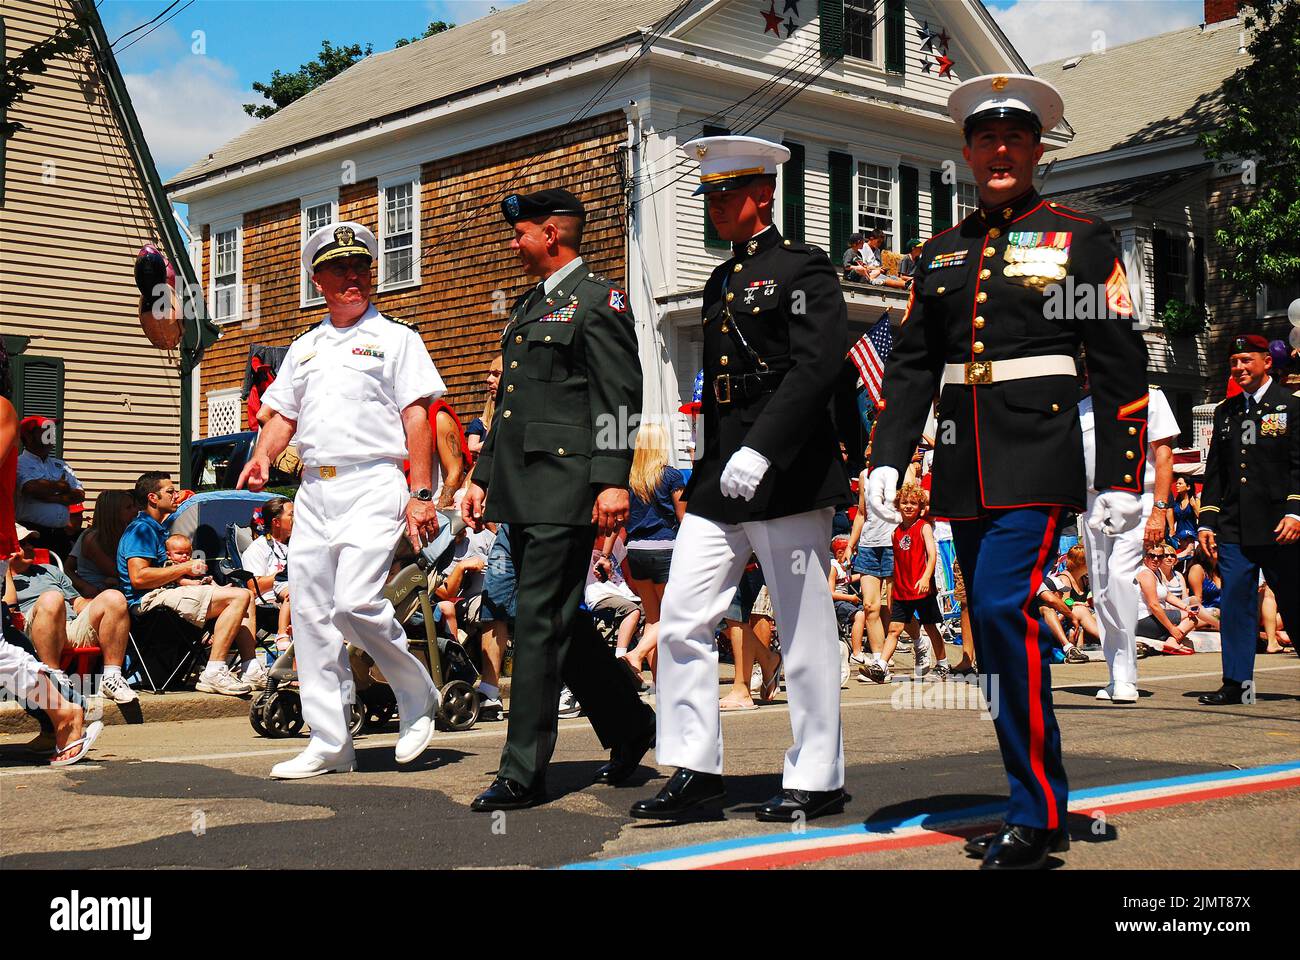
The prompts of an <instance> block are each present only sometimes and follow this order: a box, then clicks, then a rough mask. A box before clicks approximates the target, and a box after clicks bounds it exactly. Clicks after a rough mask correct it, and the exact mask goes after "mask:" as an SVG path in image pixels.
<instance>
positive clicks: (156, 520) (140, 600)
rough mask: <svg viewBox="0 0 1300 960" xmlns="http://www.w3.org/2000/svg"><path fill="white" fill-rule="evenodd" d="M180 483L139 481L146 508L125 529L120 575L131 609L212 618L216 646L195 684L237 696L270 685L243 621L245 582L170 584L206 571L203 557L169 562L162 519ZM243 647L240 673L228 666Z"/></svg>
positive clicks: (163, 478) (160, 478) (161, 478)
mask: <svg viewBox="0 0 1300 960" xmlns="http://www.w3.org/2000/svg"><path fill="white" fill-rule="evenodd" d="M175 496H176V484H174V483H173V482H172V481H171V479H170V477H169V476H168V475H167V474H166V473H164V472H162V471H150V472H148V473H143V474H141V475H140V478H139V479H138V480H137V481H136V483H135V498H136V503H137V504H138V505H139V506H140V507H141V508H142V509H141V511H140V513H139V514H137V516H136V518H135V519H134V520H132V521H131V523H130V524H129V525H128V526H127V528H126V530H125V531H124V532H123V534H122V539H121V541H120V542H119V543H118V547H117V575H118V580H119V582H120V584H121V588H122V593H123V595H124V596H125V597H126V602H127V605H128V607H129V608H130V610H131V612H132V613H134V614H143V613H148V612H149V611H150V610H153V609H155V608H156V607H166V608H167V609H169V610H171V611H173V612H174V613H176V614H177V616H179V617H180V618H181V619H182V620H184V621H185V622H186V623H189V624H192V625H194V626H196V627H200V628H203V627H205V626H208V625H209V622H211V626H210V629H211V634H212V646H211V648H210V651H209V655H208V663H207V666H205V667H204V668H203V673H202V674H200V676H199V681H198V684H197V686H196V689H197V690H199V691H201V692H203V693H216V694H221V695H223V696H230V697H238V696H243V695H245V694H247V693H250V692H251V691H252V690H253V688H254V687H257V688H258V689H261V688H262V687H264V686H265V685H266V667H265V665H264V664H263V663H262V662H261V661H260V660H259V659H258V658H257V647H256V642H255V640H254V638H253V635H252V634H251V633H250V632H249V631H248V628H247V627H246V626H245V625H244V621H245V619H246V618H247V616H248V608H249V604H250V603H251V601H252V597H251V596H250V595H249V592H248V591H247V590H245V589H244V588H243V587H219V586H217V585H216V584H211V583H208V584H188V585H182V586H176V587H175V588H174V589H167V588H168V587H170V586H171V585H173V584H176V583H178V581H182V580H195V579H198V578H200V577H202V576H204V574H206V573H207V564H206V563H204V562H203V561H202V560H190V561H188V562H187V563H184V564H179V565H176V566H171V567H169V566H166V563H167V547H166V543H165V541H166V539H167V533H166V531H165V530H164V529H163V525H162V521H163V520H164V519H165V518H166V517H167V516H168V515H169V514H171V513H173V512H174V511H175V509H176V505H175V499H174V498H175ZM232 646H235V647H237V648H238V650H239V654H240V657H241V659H242V663H241V665H240V674H241V675H240V676H238V677H237V676H235V675H234V674H233V673H231V671H230V668H229V667H227V666H226V657H227V656H228V655H229V653H230V648H231V647H232Z"/></svg>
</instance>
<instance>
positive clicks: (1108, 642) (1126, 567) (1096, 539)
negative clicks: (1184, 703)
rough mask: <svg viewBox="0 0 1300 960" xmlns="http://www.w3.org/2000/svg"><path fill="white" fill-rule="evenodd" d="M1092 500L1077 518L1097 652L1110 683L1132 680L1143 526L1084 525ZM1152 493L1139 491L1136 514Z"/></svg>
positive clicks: (1146, 509) (1149, 504)
mask: <svg viewBox="0 0 1300 960" xmlns="http://www.w3.org/2000/svg"><path fill="white" fill-rule="evenodd" d="M1096 501H1097V493H1096V491H1089V493H1088V513H1085V514H1083V515H1082V516H1080V517H1079V538H1080V539H1081V540H1082V541H1083V549H1084V550H1086V551H1087V552H1088V579H1089V581H1090V583H1091V585H1092V605H1093V609H1094V610H1095V611H1096V613H1097V624H1098V627H1099V628H1100V630H1101V652H1102V653H1103V654H1104V655H1105V657H1106V666H1108V667H1109V668H1110V682H1111V683H1132V684H1136V683H1137V678H1138V671H1137V622H1138V607H1139V605H1140V604H1141V599H1142V597H1141V593H1140V592H1139V590H1138V585H1137V583H1136V582H1135V581H1136V578H1137V574H1138V570H1139V569H1140V568H1141V566H1142V554H1143V552H1144V549H1145V548H1144V547H1143V541H1142V535H1143V532H1144V531H1143V528H1142V527H1140V526H1139V527H1136V528H1134V529H1132V530H1128V531H1126V532H1124V533H1121V534H1120V535H1119V536H1117V537H1111V536H1107V535H1106V534H1104V533H1102V532H1101V531H1099V530H1094V529H1092V527H1090V526H1088V521H1087V517H1088V514H1090V513H1091V512H1092V505H1093V504H1094V503H1096ZM1154 506H1155V497H1154V495H1152V494H1150V493H1144V494H1142V516H1144V517H1149V516H1150V515H1151V510H1152V508H1153V507H1154Z"/></svg>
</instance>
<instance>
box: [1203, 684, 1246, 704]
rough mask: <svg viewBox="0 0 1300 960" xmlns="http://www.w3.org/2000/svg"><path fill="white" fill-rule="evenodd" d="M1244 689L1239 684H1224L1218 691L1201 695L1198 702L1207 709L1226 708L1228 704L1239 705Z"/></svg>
mask: <svg viewBox="0 0 1300 960" xmlns="http://www.w3.org/2000/svg"><path fill="white" fill-rule="evenodd" d="M1244 691H1245V688H1244V687H1243V686H1242V685H1241V684H1239V683H1229V682H1225V683H1224V684H1223V686H1221V687H1220V688H1219V689H1218V690H1215V691H1214V692H1213V693H1203V694H1201V697H1200V702H1201V703H1203V704H1205V706H1207V707H1226V706H1228V705H1230V704H1234V703H1241V701H1242V694H1243V693H1244Z"/></svg>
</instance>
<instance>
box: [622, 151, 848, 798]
mask: <svg viewBox="0 0 1300 960" xmlns="http://www.w3.org/2000/svg"><path fill="white" fill-rule="evenodd" d="M684 150H685V152H686V155H687V156H688V157H689V158H690V159H691V160H698V161H699V163H700V189H699V191H698V192H701V193H704V194H705V195H706V201H707V203H708V210H709V216H710V218H711V219H712V221H713V224H714V226H715V227H716V228H717V230H718V233H719V234H720V235H721V236H722V237H723V238H724V239H726V240H730V241H731V242H732V245H733V254H734V255H733V256H732V258H731V259H729V260H727V261H726V262H725V263H723V264H721V265H719V266H718V268H717V269H715V270H714V271H713V275H712V276H711V277H710V278H709V281H708V283H707V284H705V287H704V309H703V320H704V383H705V390H704V410H703V413H704V449H703V453H702V454H701V455H700V456H699V458H698V459H697V460H696V462H695V466H694V470H693V472H692V474H691V480H690V483H689V485H688V486H687V489H686V493H685V497H684V499H685V500H686V501H687V504H688V506H687V508H686V516H685V518H684V519H683V521H682V525H681V529H680V530H679V531H678V533H677V546H676V549H675V550H674V551H673V562H672V567H671V569H670V571H669V575H668V589H667V591H666V593H665V594H664V599H663V604H662V609H663V618H662V619H661V620H660V622H659V677H658V688H657V694H658V710H657V715H658V721H659V729H658V746H657V753H658V759H659V762H660V763H662V764H669V765H672V766H675V767H678V768H679V769H678V770H677V772H676V773H674V774H673V776H672V777H671V778H670V779H669V781H668V784H667V785H666V786H665V787H664V788H663V790H662V791H660V793H659V795H658V796H656V797H653V798H651V799H648V800H642V801H641V802H639V803H637V804H636V805H635V806H634V807H633V808H632V816H634V817H643V818H651V819H674V818H677V817H680V816H681V815H682V814H683V813H685V812H687V811H690V810H692V809H693V808H697V807H700V806H703V805H705V804H711V803H717V802H718V801H720V800H722V799H723V797H724V790H723V781H722V731H721V728H720V724H719V715H718V651H717V647H716V646H715V644H714V639H713V637H714V628H715V627H716V626H717V624H718V622H719V621H720V620H721V619H722V617H723V615H724V614H725V613H726V611H727V607H728V606H729V605H730V603H731V598H732V596H733V594H734V593H735V591H736V587H737V584H738V583H739V581H740V577H741V574H743V573H744V570H745V564H746V562H747V561H748V560H749V555H750V552H751V551H752V552H754V553H756V554H757V555H758V559H759V563H760V564H762V567H763V573H764V575H765V576H766V579H767V586H768V590H769V591H770V592H771V594H772V607H773V612H774V613H775V614H776V622H777V625H778V627H779V628H780V631H781V652H782V655H783V657H784V667H785V677H786V686H787V690H788V692H789V697H790V726H791V728H792V730H793V733H794V746H792V747H791V748H790V749H789V750H788V751H787V752H786V757H785V775H784V777H783V780H782V785H783V787H784V789H783V790H782V791H781V793H779V794H777V795H776V796H775V797H773V798H772V799H771V800H769V801H767V802H766V803H765V804H763V805H762V806H761V807H760V808H759V809H758V811H757V817H758V819H760V820H771V821H793V820H798V819H811V818H812V817H816V816H821V815H823V814H829V813H838V812H840V811H841V810H843V808H844V803H845V801H846V800H847V796H846V794H845V793H844V790H843V787H844V744H843V738H842V736H841V731H840V661H839V641H838V634H837V631H836V624H835V609H834V606H833V605H832V603H831V594H830V589H829V587H828V586H827V577H828V570H827V567H828V564H829V560H828V551H827V547H828V545H829V544H830V542H831V518H832V515H833V514H834V508H835V507H836V506H837V505H838V504H841V503H847V502H848V501H849V500H851V498H852V495H851V494H850V492H849V485H848V477H847V475H846V474H845V472H844V464H843V461H842V459H841V457H840V452H839V441H838V437H837V434H836V432H835V426H834V423H833V420H832V418H831V415H830V410H829V406H830V401H831V395H832V393H833V392H834V389H835V382H836V378H837V376H838V374H839V372H840V369H841V365H842V364H843V362H844V356H845V354H846V353H847V351H848V321H847V316H846V310H845V306H844V293H843V291H842V289H841V288H840V281H839V276H838V272H837V271H836V269H835V266H834V265H833V264H832V263H831V261H830V260H829V258H827V256H826V254H825V253H823V252H822V251H821V250H819V249H817V248H816V247H813V246H809V245H808V244H805V243H802V242H797V241H793V240H788V239H784V238H783V237H782V236H781V234H780V233H779V232H778V231H777V229H776V227H774V226H773V225H772V195H773V192H774V190H775V189H776V168H777V164H779V163H783V162H784V161H786V160H788V159H789V157H790V151H789V150H787V149H786V148H785V147H783V146H781V145H780V144H775V143H769V142H767V141H765V140H759V139H757V138H755V137H704V138H702V139H699V140H695V141H692V142H691V143H688V144H686V145H685V147H684Z"/></svg>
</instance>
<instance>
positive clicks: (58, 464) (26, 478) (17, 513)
mask: <svg viewBox="0 0 1300 960" xmlns="http://www.w3.org/2000/svg"><path fill="white" fill-rule="evenodd" d="M32 480H66V481H68V485H69V486H70V487H72V488H73V489H74V490H81V489H84V488H83V487H82V486H81V481H79V480H78V479H77V475H76V474H75V473H73V472H72V468H71V467H69V466H68V465H67V464H66V463H64V462H63V461H62V460H60V459H59V458H58V457H55V456H49V457H46V458H45V459H44V460H42V459H41V458H40V457H38V456H37V455H36V454H34V453H32V452H31V451H30V450H24V451H23V452H22V453H21V454H19V455H18V492H17V496H15V497H14V517H15V518H16V519H17V520H18V522H19V523H24V524H26V523H34V524H38V525H39V526H42V527H66V526H67V525H68V507H67V504H63V503H47V502H45V501H44V500H37V499H36V498H34V497H27V496H24V495H23V485H24V484H26V483H29V482H30V481H32Z"/></svg>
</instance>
